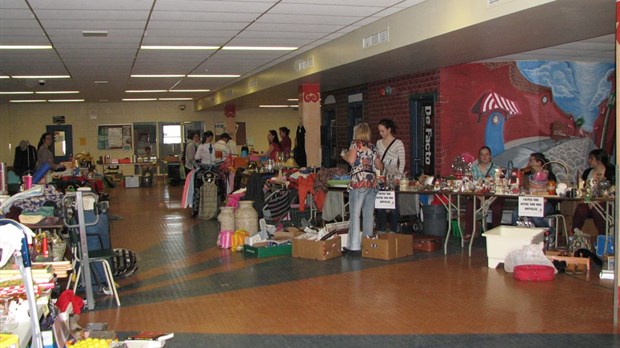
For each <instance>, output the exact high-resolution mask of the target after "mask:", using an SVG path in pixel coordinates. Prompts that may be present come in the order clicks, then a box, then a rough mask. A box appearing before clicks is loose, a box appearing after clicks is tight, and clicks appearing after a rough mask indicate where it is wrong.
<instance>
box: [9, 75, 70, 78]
mask: <svg viewBox="0 0 620 348" xmlns="http://www.w3.org/2000/svg"><path fill="white" fill-rule="evenodd" d="M11 77H12V78H14V79H70V78H71V76H69V75H19V76H11Z"/></svg>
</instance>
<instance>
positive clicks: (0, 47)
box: [0, 45, 52, 50]
mask: <svg viewBox="0 0 620 348" xmlns="http://www.w3.org/2000/svg"><path fill="white" fill-rule="evenodd" d="M51 49H52V45H0V50H51Z"/></svg>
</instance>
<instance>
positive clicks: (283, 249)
mask: <svg viewBox="0 0 620 348" xmlns="http://www.w3.org/2000/svg"><path fill="white" fill-rule="evenodd" d="M267 244H268V242H260V243H256V244H254V245H244V246H243V254H245V255H246V256H253V257H258V258H262V257H270V256H280V255H291V254H292V252H293V247H292V245H291V244H283V245H277V246H267Z"/></svg>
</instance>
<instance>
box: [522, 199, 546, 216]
mask: <svg viewBox="0 0 620 348" xmlns="http://www.w3.org/2000/svg"><path fill="white" fill-rule="evenodd" d="M519 216H532V217H543V216H545V199H544V198H543V197H532V196H525V197H519Z"/></svg>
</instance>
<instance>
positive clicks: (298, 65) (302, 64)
mask: <svg viewBox="0 0 620 348" xmlns="http://www.w3.org/2000/svg"><path fill="white" fill-rule="evenodd" d="M313 66H314V58H313V57H310V58H306V59H302V60H298V61H296V62H295V70H297V71H303V70H306V69H310V68H312V67H313Z"/></svg>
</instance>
